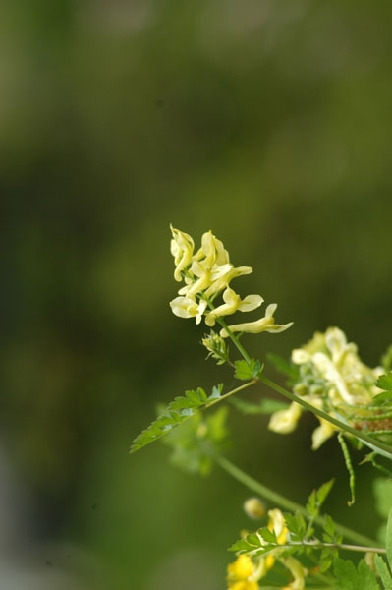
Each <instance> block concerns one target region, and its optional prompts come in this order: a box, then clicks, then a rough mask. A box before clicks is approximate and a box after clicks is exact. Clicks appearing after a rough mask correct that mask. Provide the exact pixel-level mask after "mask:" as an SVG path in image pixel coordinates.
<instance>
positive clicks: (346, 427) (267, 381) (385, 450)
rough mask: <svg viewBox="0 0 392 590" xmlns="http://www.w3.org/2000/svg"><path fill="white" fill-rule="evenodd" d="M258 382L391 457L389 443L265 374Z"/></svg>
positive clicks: (391, 451) (391, 452)
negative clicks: (319, 406) (313, 404)
mask: <svg viewBox="0 0 392 590" xmlns="http://www.w3.org/2000/svg"><path fill="white" fill-rule="evenodd" d="M259 382H260V383H264V385H267V386H268V387H270V388H271V389H273V390H274V391H276V392H277V393H280V394H281V395H284V396H285V397H287V398H288V399H289V400H291V401H293V402H296V403H297V404H299V405H301V406H302V407H303V408H305V410H308V411H309V412H312V413H313V414H315V415H316V416H318V417H319V418H323V420H327V421H328V422H331V424H333V425H334V426H337V427H338V428H339V429H340V430H343V431H344V432H347V433H348V434H352V435H353V436H354V437H355V438H357V439H359V440H361V441H362V442H364V443H365V444H366V445H367V446H370V447H371V448H372V449H377V450H378V451H379V452H380V454H382V455H383V456H384V457H388V458H389V459H392V449H391V447H390V446H389V445H386V444H384V443H382V442H380V441H378V440H376V439H374V438H372V437H371V436H368V435H367V434H365V433H364V432H361V431H359V430H356V429H355V428H352V427H351V426H350V425H349V424H345V423H344V422H341V421H340V420H338V419H337V418H334V416H331V415H330V414H327V412H324V411H323V410H320V409H319V408H316V407H315V406H312V404H309V403H308V402H307V401H305V400H304V399H303V398H301V397H299V396H297V395H295V394H294V393H292V392H291V391H288V390H287V389H285V388H284V387H281V386H280V385H278V384H277V383H274V381H271V380H270V379H268V377H265V375H261V376H260V377H259Z"/></svg>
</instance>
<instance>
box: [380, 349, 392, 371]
mask: <svg viewBox="0 0 392 590" xmlns="http://www.w3.org/2000/svg"><path fill="white" fill-rule="evenodd" d="M381 365H382V367H383V369H384V370H385V371H392V344H391V345H390V346H389V347H388V348H387V350H386V351H385V353H384V354H383V356H382V358H381Z"/></svg>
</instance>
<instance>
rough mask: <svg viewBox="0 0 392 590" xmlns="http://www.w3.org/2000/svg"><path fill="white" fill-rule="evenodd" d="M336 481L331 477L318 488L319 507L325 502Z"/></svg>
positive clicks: (317, 499)
mask: <svg viewBox="0 0 392 590" xmlns="http://www.w3.org/2000/svg"><path fill="white" fill-rule="evenodd" d="M334 483H335V480H334V479H330V480H329V481H326V482H325V483H323V484H322V485H321V486H320V487H319V488H318V490H316V501H317V503H318V506H319V507H320V506H321V504H323V502H325V500H326V498H327V496H328V494H329V492H330V491H331V489H332V486H333V484H334Z"/></svg>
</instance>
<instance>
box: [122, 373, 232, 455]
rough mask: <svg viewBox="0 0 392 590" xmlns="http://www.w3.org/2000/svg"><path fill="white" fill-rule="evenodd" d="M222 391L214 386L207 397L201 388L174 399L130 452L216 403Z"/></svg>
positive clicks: (221, 386)
mask: <svg viewBox="0 0 392 590" xmlns="http://www.w3.org/2000/svg"><path fill="white" fill-rule="evenodd" d="M222 389H223V385H221V384H219V385H215V386H214V387H213V388H212V391H211V393H210V395H207V394H206V392H205V391H204V389H203V388H202V387H198V388H197V389H191V390H188V391H186V392H185V395H181V396H177V397H176V398H174V400H173V401H172V402H170V403H169V405H168V406H167V407H166V408H165V410H163V412H162V413H160V415H159V416H158V418H157V419H156V420H154V422H152V423H151V424H150V426H149V427H148V428H146V430H143V432H142V433H141V434H139V436H138V437H137V438H136V439H135V440H134V442H133V443H132V445H131V448H130V452H131V453H134V452H135V451H138V450H139V449H141V448H142V447H144V446H145V445H147V444H149V443H152V442H154V441H156V440H159V439H160V438H162V437H163V436H165V435H166V434H168V433H169V432H170V431H171V430H172V429H173V428H175V427H177V426H179V425H180V424H182V423H183V422H185V420H187V419H188V418H190V417H191V416H193V415H194V414H195V412H196V411H197V410H199V409H202V408H207V407H209V406H210V405H212V404H213V403H216V402H217V401H218V400H219V399H220V397H221V395H222Z"/></svg>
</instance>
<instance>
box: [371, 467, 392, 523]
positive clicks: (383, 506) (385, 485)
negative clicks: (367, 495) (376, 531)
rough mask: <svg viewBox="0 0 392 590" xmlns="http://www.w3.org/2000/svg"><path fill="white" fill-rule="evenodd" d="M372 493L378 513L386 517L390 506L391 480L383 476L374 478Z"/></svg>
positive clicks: (391, 506) (391, 503)
mask: <svg viewBox="0 0 392 590" xmlns="http://www.w3.org/2000/svg"><path fill="white" fill-rule="evenodd" d="M373 495H374V499H375V508H376V510H377V512H378V514H379V515H380V516H382V517H383V518H385V519H387V518H388V515H389V512H390V510H391V508H392V480H391V479H385V478H384V477H377V478H376V479H374V480H373Z"/></svg>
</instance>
